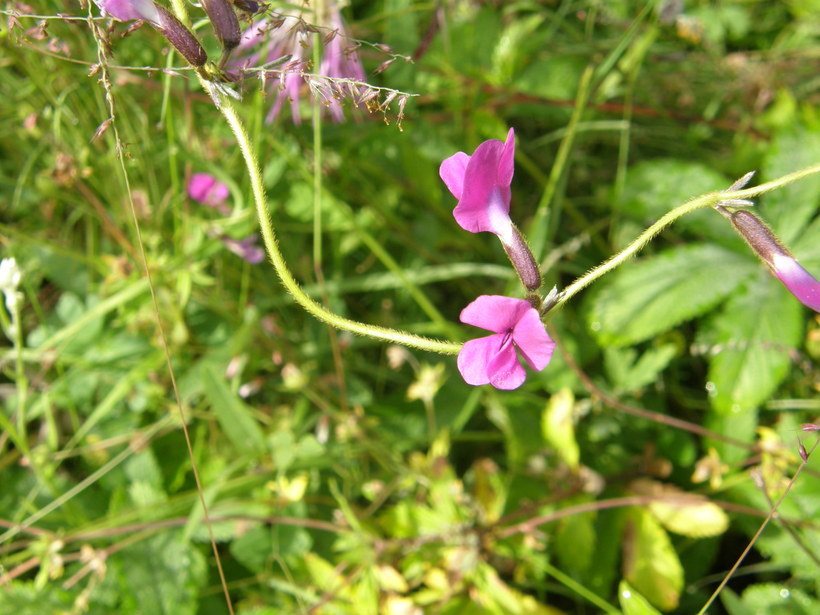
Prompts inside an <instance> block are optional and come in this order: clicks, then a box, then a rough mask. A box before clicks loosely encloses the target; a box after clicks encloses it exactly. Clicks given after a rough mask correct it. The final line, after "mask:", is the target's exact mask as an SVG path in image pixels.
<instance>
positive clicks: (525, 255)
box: [501, 225, 541, 290]
mask: <svg viewBox="0 0 820 615" xmlns="http://www.w3.org/2000/svg"><path fill="white" fill-rule="evenodd" d="M512 230H513V232H512V237H511V239H510V241H509V243H503V242H502V244H501V245H502V246H504V251H505V252H506V253H507V256H508V257H509V259H510V262H511V263H512V266H513V267H514V268H515V272H516V273H517V274H518V277H519V279H520V280H521V283H522V284H523V285H524V286H525V287H526V289H527V290H537V289H538V288H539V287H540V286H541V272H540V271H538V263H536V262H535V257H534V256H533V255H532V252H531V251H530V247H529V246H528V245H527V241H526V240H525V239H524V236H523V235H522V234H521V231H519V230H518V227H516V226H515V225H513V227H512Z"/></svg>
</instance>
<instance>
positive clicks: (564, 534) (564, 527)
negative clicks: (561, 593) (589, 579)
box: [554, 502, 597, 579]
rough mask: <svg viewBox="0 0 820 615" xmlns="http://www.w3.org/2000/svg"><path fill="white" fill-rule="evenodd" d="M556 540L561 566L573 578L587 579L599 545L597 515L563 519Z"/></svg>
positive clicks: (579, 515) (556, 549) (589, 514)
mask: <svg viewBox="0 0 820 615" xmlns="http://www.w3.org/2000/svg"><path fill="white" fill-rule="evenodd" d="M578 503H579V504H580V503H581V502H578ZM554 540H555V542H554V549H555V555H556V556H557V557H558V561H559V562H561V566H562V567H563V568H566V569H567V572H569V573H570V574H571V575H572V576H573V577H575V578H577V579H579V578H585V577H586V574H587V571H588V570H589V566H590V564H591V563H592V558H593V556H594V555H595V548H596V543H597V536H596V534H595V515H594V514H592V513H584V514H577V515H572V516H571V517H567V518H566V519H562V520H561V522H560V523H559V524H558V531H557V532H556V534H555V539H554Z"/></svg>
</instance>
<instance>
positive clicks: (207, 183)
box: [188, 173, 230, 215]
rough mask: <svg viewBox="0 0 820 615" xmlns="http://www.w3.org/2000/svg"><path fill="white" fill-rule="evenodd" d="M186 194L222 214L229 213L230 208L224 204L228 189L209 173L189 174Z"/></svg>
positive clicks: (228, 194)
mask: <svg viewBox="0 0 820 615" xmlns="http://www.w3.org/2000/svg"><path fill="white" fill-rule="evenodd" d="M188 196H189V197H191V198H192V199H194V200H195V201H196V202H198V203H202V204H203V205H207V206H208V207H213V208H214V209H216V210H218V211H219V212H220V213H221V214H223V215H228V214H229V213H230V209H228V207H227V206H226V205H225V201H226V199H227V198H228V196H230V190H228V186H226V185H225V184H223V183H222V182H221V181H219V180H218V179H217V178H216V177H214V176H213V175H211V174H210V173H194V174H193V175H191V179H190V180H189V181H188Z"/></svg>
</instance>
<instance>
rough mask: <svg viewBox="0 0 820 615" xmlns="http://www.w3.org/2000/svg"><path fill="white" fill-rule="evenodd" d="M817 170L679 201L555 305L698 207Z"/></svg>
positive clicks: (748, 194) (763, 189)
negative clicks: (753, 185) (740, 188)
mask: <svg viewBox="0 0 820 615" xmlns="http://www.w3.org/2000/svg"><path fill="white" fill-rule="evenodd" d="M816 173H820V164H815V165H812V166H810V167H806V168H805V169H802V170H800V171H795V172H794V173H789V174H788V175H784V176H783V177H780V178H778V179H775V180H772V181H770V182H766V183H765V184H760V185H759V186H755V187H753V188H746V189H744V190H735V191H732V192H710V193H709V194H704V195H702V196H699V197H697V198H695V199H692V200H691V201H689V202H687V203H684V204H683V205H679V206H678V207H676V208H675V209H673V210H672V211H670V212H668V213H666V214H664V215H663V216H662V217H661V218H660V219H659V220H658V221H657V222H655V223H654V224H653V225H652V226H650V227H649V228H648V229H646V230H645V231H644V232H643V233H641V234H640V235H638V237H637V238H636V239H635V240H634V241H633V242H632V243H630V244H629V245H628V246H627V247H626V248H624V249H623V250H622V251H620V252H618V254H616V255H614V256H613V257H612V258H610V259H609V260H607V261H604V262H603V263H601V264H600V265H598V266H597V267H595V268H594V269H591V270H590V271H588V272H587V273H585V274H584V275H582V276H581V277H579V278H578V279H577V280H575V281H574V282H573V283H572V284H570V285H569V286H567V287H566V288H565V289H564V291H563V293H561V297H560V298H559V299H558V301H556V303H555V307H558V306H560V305H563V304H564V303H566V302H567V301H569V300H570V299H571V298H572V297H573V296H574V295H576V294H577V293H578V292H579V291H581V290H582V289H584V288H585V287H587V286H589V285H590V284H592V282H594V281H595V280H597V279H598V278H600V277H602V276H603V275H605V274H607V273H609V272H610V271H612V270H613V269H615V268H616V267H618V266H620V265H622V264H623V263H624V262H626V261H627V260H629V259H630V258H632V257H633V256H634V255H635V254H637V253H638V252H640V251H641V250H642V249H643V248H644V246H646V244H648V243H649V242H650V241H651V240H652V238H653V237H655V235H657V234H658V233H660V232H661V231H662V230H663V229H665V228H666V227H667V226H669V225H670V224H672V223H673V222H674V221H675V220H677V219H678V218H680V217H681V216H685V215H686V214H689V213H692V212H693V211H695V210H697V209H702V208H703V207H713V206H715V205H716V204H718V203H719V202H720V201H724V200H728V199H748V198H750V197H756V196H760V195H761V194H764V193H766V192H771V191H772V190H776V189H777V188H782V187H783V186H787V185H789V184H792V183H794V182H796V181H798V180H801V179H804V178H806V177H808V176H810V175H814V174H816Z"/></svg>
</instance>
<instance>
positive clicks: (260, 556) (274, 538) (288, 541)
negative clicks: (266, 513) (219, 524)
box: [230, 525, 313, 573]
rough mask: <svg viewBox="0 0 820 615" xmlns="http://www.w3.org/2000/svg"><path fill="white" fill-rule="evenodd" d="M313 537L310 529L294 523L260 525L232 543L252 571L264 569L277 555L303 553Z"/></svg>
mask: <svg viewBox="0 0 820 615" xmlns="http://www.w3.org/2000/svg"><path fill="white" fill-rule="evenodd" d="M312 546H313V540H312V539H311V537H310V534H309V533H308V531H307V530H305V529H304V528H301V527H296V526H292V525H275V526H273V527H265V526H258V527H254V528H251V529H250V530H248V531H246V532H245V533H244V534H242V536H240V537H239V538H237V539H236V540H234V541H232V542H231V544H230V550H231V554H233V556H234V557H235V558H236V559H237V560H238V561H239V563H240V564H242V565H243V566H245V567H246V568H247V569H248V570H251V571H252V572H257V573H261V572H264V571H265V570H266V569H267V568H268V567H269V566H271V565H273V562H274V561H276V559H277V558H282V557H288V556H302V555H304V554H305V553H307V552H308V551H310V549H311V547H312Z"/></svg>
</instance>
